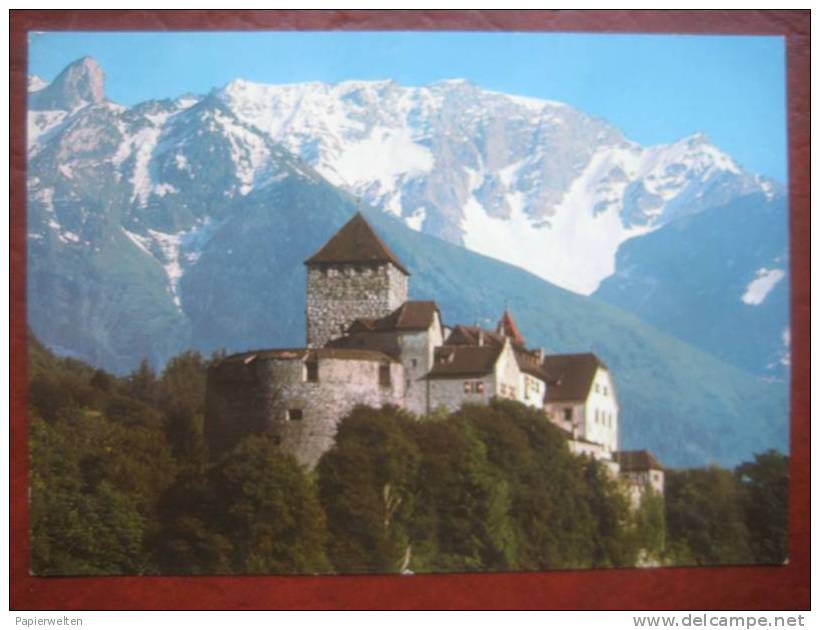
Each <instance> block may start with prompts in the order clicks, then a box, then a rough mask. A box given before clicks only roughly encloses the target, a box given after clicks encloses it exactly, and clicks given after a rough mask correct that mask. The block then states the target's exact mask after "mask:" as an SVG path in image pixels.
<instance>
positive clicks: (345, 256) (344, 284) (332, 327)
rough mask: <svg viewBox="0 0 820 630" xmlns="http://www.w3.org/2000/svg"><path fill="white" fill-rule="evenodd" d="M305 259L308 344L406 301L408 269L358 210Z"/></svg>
mask: <svg viewBox="0 0 820 630" xmlns="http://www.w3.org/2000/svg"><path fill="white" fill-rule="evenodd" d="M305 265H306V266H307V271H308V274H307V276H308V279H307V313H306V315H307V344H308V346H310V347H313V348H319V347H322V346H324V345H325V344H326V343H327V342H328V341H330V340H331V339H335V338H336V337H340V336H341V335H342V334H343V333H344V332H345V331H346V330H347V328H348V326H350V324H352V323H353V321H354V320H355V319H358V318H372V319H376V318H380V317H384V316H386V315H388V314H390V313H392V312H393V311H394V310H396V309H397V308H398V307H399V306H401V305H402V304H404V303H405V302H406V301H407V279H408V277H409V276H410V273H409V272H408V271H407V270H406V269H405V268H404V266H403V265H402V264H401V262H399V259H398V258H397V257H396V255H395V254H394V253H393V252H391V251H390V248H389V247H387V245H385V244H384V242H383V241H382V240H381V239H380V238H379V237H378V236H377V235H376V233H375V232H374V231H373V228H372V227H370V225H369V224H368V223H367V221H365V219H364V217H363V216H362V215H361V214H359V213H358V212H357V213H356V215H355V216H354V217H353V218H352V219H351V220H350V221H348V222H347V223H346V224H345V225H344V227H342V229H341V230H339V231H338V232H337V233H336V234H335V235H334V236H333V237H332V238H331V239H330V240H329V241H328V242H327V243H325V244H324V245H323V246H322V248H321V249H320V250H319V251H318V252H316V253H315V254H314V255H313V256H311V257H310V258H308V259H307V260H306V261H305Z"/></svg>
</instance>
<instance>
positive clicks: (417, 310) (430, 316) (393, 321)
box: [348, 300, 441, 333]
mask: <svg viewBox="0 0 820 630" xmlns="http://www.w3.org/2000/svg"><path fill="white" fill-rule="evenodd" d="M436 313H438V314H439V321H441V313H440V312H439V310H438V305H436V303H435V302H433V301H423V300H410V301H407V302H405V303H404V304H402V305H401V306H400V307H399V308H397V309H396V310H395V311H393V312H392V313H390V315H387V316H385V317H382V318H379V319H365V318H359V319H357V320H355V321H354V322H353V323H352V324H351V325H350V328H348V332H351V333H357V332H371V331H379V332H386V331H403V330H404V331H409V330H427V329H428V328H430V325H431V324H432V323H433V321H434V315H435V314H436Z"/></svg>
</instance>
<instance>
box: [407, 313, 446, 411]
mask: <svg viewBox="0 0 820 630" xmlns="http://www.w3.org/2000/svg"><path fill="white" fill-rule="evenodd" d="M398 342H399V346H400V349H401V361H402V364H403V365H404V374H405V389H406V394H405V406H406V407H407V409H408V410H409V411H412V412H413V413H415V414H417V415H424V414H426V413H428V411H432V410H433V409H434V408H435V406H434V405H430V408H429V409H428V405H427V402H428V401H427V379H426V378H425V376H426V375H427V373H428V372H429V371H430V370H431V369H432V367H433V356H434V353H435V348H436V347H437V346H440V345H441V344H442V343H443V339H442V335H441V324H440V322H439V319H438V314H435V315H434V316H433V323H432V324H431V325H430V328H429V329H428V330H425V331H422V332H415V333H403V334H401V335H400V336H399V338H398Z"/></svg>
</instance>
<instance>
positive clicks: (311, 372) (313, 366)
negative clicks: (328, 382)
mask: <svg viewBox="0 0 820 630" xmlns="http://www.w3.org/2000/svg"><path fill="white" fill-rule="evenodd" d="M305 380H306V381H307V382H308V383H318V382H319V363H318V362H317V361H308V362H306V363H305Z"/></svg>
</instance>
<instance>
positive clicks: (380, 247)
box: [305, 212, 410, 276]
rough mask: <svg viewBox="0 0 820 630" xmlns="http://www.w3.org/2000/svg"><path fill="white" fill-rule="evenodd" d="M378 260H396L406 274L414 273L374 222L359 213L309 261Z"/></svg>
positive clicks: (313, 262)
mask: <svg viewBox="0 0 820 630" xmlns="http://www.w3.org/2000/svg"><path fill="white" fill-rule="evenodd" d="M375 262H378V263H382V262H390V263H393V264H394V265H395V266H396V267H398V268H399V269H400V270H401V271H402V272H403V273H404V274H405V275H408V276H409V275H410V272H409V271H407V269H405V268H404V265H402V264H401V262H399V259H398V258H397V257H396V255H395V254H394V253H393V252H392V251H390V248H389V247H388V246H387V245H385V243H384V241H382V240H381V239H380V238H379V236H378V235H377V234H376V232H374V231H373V228H372V227H370V224H369V223H368V222H367V221H365V219H364V217H363V216H362V215H361V214H360V213H358V212H357V213H356V214H355V215H354V216H353V218H352V219H350V221H348V222H347V223H346V224H345V225H344V226H343V227H342V229H340V230H339V231H338V232H336V234H334V235H333V236H332V237H331V239H330V240H329V241H328V242H327V243H325V244H324V245H323V246H322V247H321V248H320V249H319V251H318V252H316V253H315V254H313V256H311V257H310V258H308V259H307V260H306V261H305V264H306V265H319V264H334V263H375Z"/></svg>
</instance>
